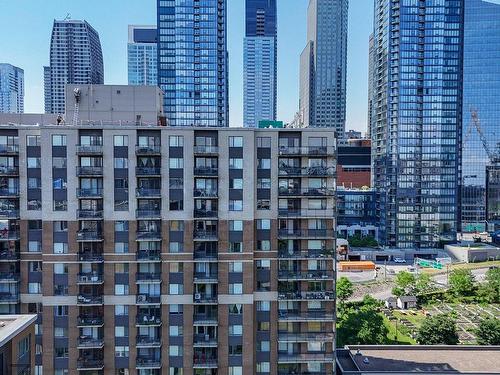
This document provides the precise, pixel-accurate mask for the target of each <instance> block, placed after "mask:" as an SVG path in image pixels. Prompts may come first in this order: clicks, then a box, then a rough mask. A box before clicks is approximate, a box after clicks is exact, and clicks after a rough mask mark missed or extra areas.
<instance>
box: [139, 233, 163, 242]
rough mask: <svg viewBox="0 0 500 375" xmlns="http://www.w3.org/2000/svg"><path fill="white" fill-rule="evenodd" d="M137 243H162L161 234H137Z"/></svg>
mask: <svg viewBox="0 0 500 375" xmlns="http://www.w3.org/2000/svg"><path fill="white" fill-rule="evenodd" d="M136 239H137V241H161V232H160V231H154V232H141V231H139V232H137V237H136Z"/></svg>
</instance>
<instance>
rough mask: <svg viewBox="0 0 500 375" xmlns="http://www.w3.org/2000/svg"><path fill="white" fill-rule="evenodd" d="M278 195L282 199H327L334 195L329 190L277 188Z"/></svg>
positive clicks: (333, 191)
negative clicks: (294, 197) (291, 197)
mask: <svg viewBox="0 0 500 375" xmlns="http://www.w3.org/2000/svg"><path fill="white" fill-rule="evenodd" d="M278 194H279V195H280V196H284V197H290V196H296V197H328V196H334V195H335V189H331V188H304V189H301V188H279V190H278Z"/></svg>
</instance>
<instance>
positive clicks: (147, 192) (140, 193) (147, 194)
mask: <svg viewBox="0 0 500 375" xmlns="http://www.w3.org/2000/svg"><path fill="white" fill-rule="evenodd" d="M135 196H136V197H137V198H153V197H154V198H157V197H158V198H159V197H161V189H145V188H138V189H136V191H135Z"/></svg>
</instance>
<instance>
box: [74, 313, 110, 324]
mask: <svg viewBox="0 0 500 375" xmlns="http://www.w3.org/2000/svg"><path fill="white" fill-rule="evenodd" d="M103 325H104V318H103V317H102V316H88V315H80V316H79V317H78V322H77V326H78V327H102V326H103Z"/></svg>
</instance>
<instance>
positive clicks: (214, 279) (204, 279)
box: [193, 272, 219, 284]
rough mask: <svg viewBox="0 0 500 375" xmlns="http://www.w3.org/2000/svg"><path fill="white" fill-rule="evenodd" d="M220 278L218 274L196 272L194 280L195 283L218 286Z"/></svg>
mask: <svg viewBox="0 0 500 375" xmlns="http://www.w3.org/2000/svg"><path fill="white" fill-rule="evenodd" d="M218 277H219V276H218V273H217V272H209V273H207V272H195V274H194V276H193V279H194V282H195V283H207V284H217V283H218Z"/></svg>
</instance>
